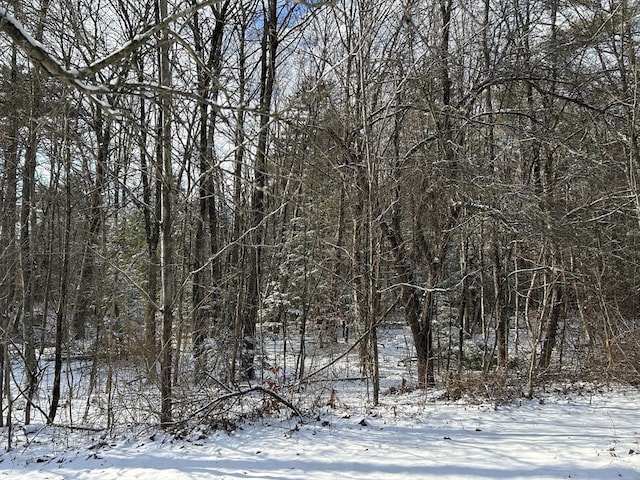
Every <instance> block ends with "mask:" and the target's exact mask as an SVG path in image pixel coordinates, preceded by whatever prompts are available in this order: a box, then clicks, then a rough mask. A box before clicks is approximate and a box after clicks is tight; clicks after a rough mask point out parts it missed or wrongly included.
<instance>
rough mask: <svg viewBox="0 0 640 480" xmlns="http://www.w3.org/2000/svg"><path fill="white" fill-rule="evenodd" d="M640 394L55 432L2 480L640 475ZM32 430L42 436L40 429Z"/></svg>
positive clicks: (405, 405) (396, 398)
mask: <svg viewBox="0 0 640 480" xmlns="http://www.w3.org/2000/svg"><path fill="white" fill-rule="evenodd" d="M639 398H640V391H639V390H638V389H632V388H626V389H615V390H612V391H608V392H602V393H584V394H578V393H575V392H574V393H571V394H569V395H561V394H555V395H549V396H548V397H546V398H545V399H544V402H543V401H542V400H540V399H537V400H536V399H534V400H526V401H525V400H522V401H520V402H518V403H516V404H514V405H509V406H495V405H488V404H485V405H470V404H466V403H463V402H446V401H431V400H427V399H426V398H425V396H424V394H423V393H420V392H412V393H403V394H398V395H387V396H384V397H383V398H382V402H381V405H380V406H379V407H378V408H376V409H373V410H368V411H367V410H366V409H364V406H362V407H355V408H349V409H347V408H346V406H342V407H341V408H339V409H335V410H334V409H331V408H329V407H324V409H323V411H322V412H321V413H320V414H319V415H318V416H314V417H312V418H307V419H303V421H300V420H298V419H296V418H291V419H286V418H285V419H280V420H277V421H276V420H273V421H268V420H264V419H263V420H262V421H259V422H254V423H247V424H243V425H241V426H239V427H237V428H236V429H235V430H233V431H232V432H230V433H227V432H225V431H214V432H208V433H207V432H203V431H201V430H199V429H195V430H194V431H191V432H187V433H186V434H185V435H182V437H183V438H177V437H176V436H175V435H169V434H167V433H162V432H160V431H154V430H149V431H146V432H144V433H142V432H138V434H136V435H133V434H131V435H129V436H126V435H125V436H122V438H118V439H115V440H111V439H104V440H102V439H100V438H99V437H98V434H96V433H93V432H77V431H69V430H64V429H61V428H50V427H46V428H43V429H40V430H37V429H33V428H32V429H31V432H32V433H29V434H23V437H24V440H25V441H27V439H29V441H30V442H31V443H30V445H29V446H28V447H26V446H25V444H24V443H23V444H21V445H18V446H17V448H16V449H15V450H13V451H11V452H8V453H4V454H2V455H1V456H0V461H1V463H0V478H11V479H12V480H22V479H24V480H26V479H30V480H31V479H34V478H35V479H52V480H54V479H83V480H93V479H96V480H97V479H101V480H127V479H139V480H145V479H148V480H158V479H160V478H163V479H164V478H167V479H175V480H183V479H184V480H186V479H214V478H215V479H221V478H224V479H232V478H238V479H239V478H250V479H287V480H293V479H309V478H313V479H335V478H340V479H345V480H346V479H369V480H374V479H424V478H438V479H489V478H492V479H493V478H508V479H520V478H529V479H531V478H548V479H558V478H572V479H587V478H589V479H607V478H621V479H635V480H637V479H639V478H640V454H638V452H640V411H639V409H638V407H639V402H638V400H639ZM34 430H36V431H35V432H34Z"/></svg>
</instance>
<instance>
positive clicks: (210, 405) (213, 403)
mask: <svg viewBox="0 0 640 480" xmlns="http://www.w3.org/2000/svg"><path fill="white" fill-rule="evenodd" d="M253 392H262V393H264V394H266V395H269V396H270V397H272V398H275V399H276V400H277V401H278V402H280V403H282V404H283V405H285V406H286V407H288V408H289V409H290V410H291V411H292V412H293V413H294V414H295V415H296V417H298V418H302V413H301V412H300V410H299V409H298V407H296V406H295V405H294V404H293V403H291V402H290V401H289V400H287V399H286V398H284V397H283V396H282V395H280V394H279V393H277V392H274V391H273V390H269V389H268V388H264V387H261V386H259V385H258V386H255V387H251V388H248V389H246V390H238V391H235V392H229V393H227V394H225V395H222V396H221V397H218V398H216V399H215V400H212V401H211V402H209V403H208V404H207V405H205V406H204V407H201V408H199V409H198V410H196V411H195V412H194V413H193V415H191V416H190V418H193V417H195V416H197V415H200V414H201V413H204V412H206V415H209V414H210V413H211V411H212V410H213V407H215V406H216V405H217V404H219V403H221V402H224V401H225V400H229V399H231V398H236V397H243V396H245V395H249V394H251V393H253Z"/></svg>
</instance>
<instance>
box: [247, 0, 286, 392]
mask: <svg viewBox="0 0 640 480" xmlns="http://www.w3.org/2000/svg"><path fill="white" fill-rule="evenodd" d="M277 27H278V12H277V1H276V0H269V1H268V4H267V12H265V21H264V33H263V38H262V60H261V62H262V71H261V80H260V113H259V116H260V131H259V133H258V144H257V149H256V156H255V166H254V184H253V192H252V196H251V212H252V215H251V227H252V229H253V235H252V241H253V246H252V247H251V248H250V251H249V279H248V282H247V313H246V316H245V320H244V322H243V329H242V330H243V331H242V354H241V375H242V378H244V379H248V380H250V379H253V378H255V367H254V365H253V363H254V358H255V349H256V322H257V318H258V309H259V303H260V294H259V291H260V263H261V260H262V246H261V244H262V240H263V233H262V228H261V224H262V221H263V219H264V217H265V210H264V209H265V187H266V178H267V171H268V169H267V139H268V135H269V122H270V119H271V100H272V96H273V87H274V81H275V71H276V54H277V48H278V36H277V33H278V32H277Z"/></svg>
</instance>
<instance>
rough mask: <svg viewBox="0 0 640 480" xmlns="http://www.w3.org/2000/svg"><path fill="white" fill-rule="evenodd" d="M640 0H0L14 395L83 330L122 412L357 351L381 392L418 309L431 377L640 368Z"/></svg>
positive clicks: (166, 411) (0, 129) (24, 397)
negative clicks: (128, 401)
mask: <svg viewBox="0 0 640 480" xmlns="http://www.w3.org/2000/svg"><path fill="white" fill-rule="evenodd" d="M638 8H639V7H638V5H637V4H635V3H634V2H630V1H629V0H619V1H611V2H608V1H604V2H592V1H589V0H581V1H569V2H559V1H557V0H551V1H545V2H542V1H539V0H482V1H476V2H471V1H465V0H438V1H437V2H424V1H420V0H398V1H394V2H382V1H376V0H352V1H335V2H324V1H318V2H314V1H311V0H310V1H306V2H302V1H297V2H296V1H277V0H241V1H237V2H232V1H229V0H208V1H202V2H197V1H195V0H193V1H186V0H185V1H181V0H176V1H173V2H169V1H168V0H157V1H129V0H101V1H99V2H92V1H85V0H80V1H76V2H68V1H62V2H49V1H48V0H12V1H5V2H3V3H2V4H0V45H1V46H0V84H1V85H2V88H1V90H0V182H1V183H0V192H1V202H0V210H1V218H2V221H1V222H0V265H1V267H0V367H1V368H0V387H1V388H0V391H2V392H3V394H2V397H1V398H2V404H0V408H1V411H2V415H0V418H1V419H2V420H0V422H2V424H11V422H15V421H20V422H23V423H24V424H28V423H30V422H31V421H32V419H33V417H34V413H35V412H36V411H38V412H40V413H42V414H43V415H44V416H45V417H46V420H47V422H49V423H53V422H55V421H56V417H57V415H58V414H59V409H60V408H61V407H62V406H63V404H64V403H65V402H66V403H67V404H68V403H69V402H71V401H72V400H74V399H75V400H77V399H79V398H80V396H79V395H76V394H75V393H74V385H75V383H74V382H79V379H78V378H76V377H73V375H71V373H70V371H71V369H70V365H71V362H72V361H73V359H77V358H81V357H82V358H89V359H90V364H91V369H90V371H89V372H87V373H86V377H88V380H87V381H86V383H87V385H88V387H87V388H88V393H87V397H86V398H84V397H82V398H83V401H85V402H86V410H85V411H86V412H87V413H86V414H85V417H86V416H87V415H88V413H89V412H90V411H91V409H92V408H93V407H92V406H91V398H92V396H97V395H104V394H105V393H106V407H105V410H106V417H105V418H106V419H107V420H106V422H107V424H111V423H113V422H116V421H119V420H118V418H119V417H122V415H121V413H119V412H117V411H115V410H114V409H113V402H112V400H113V396H114V395H116V394H117V395H123V396H127V395H128V393H123V392H122V391H121V390H119V389H120V388H123V387H116V385H118V384H119V383H118V382H122V381H124V379H126V382H127V383H126V384H127V385H128V386H127V388H128V389H130V390H131V393H132V394H134V393H135V395H137V397H136V398H137V400H136V402H138V403H136V405H141V407H140V408H141V409H146V411H150V412H152V414H153V415H154V418H156V420H157V421H159V422H160V423H161V424H162V425H164V426H171V425H174V424H175V423H176V422H179V421H181V420H183V419H184V418H186V417H188V415H189V409H190V408H192V409H193V410H196V411H197V410H198V408H199V407H198V406H197V405H196V404H195V403H194V404H193V405H190V404H189V402H190V401H192V400H193V395H195V393H194V392H197V394H198V395H200V394H202V392H203V391H204V388H205V386H209V387H211V386H213V387H215V388H219V389H220V392H222V394H226V395H229V396H230V397H233V396H234V395H233V394H232V392H233V391H242V390H243V389H246V390H251V391H257V390H256V389H258V390H259V389H262V388H268V387H269V388H270V387H274V386H275V385H277V387H278V388H279V389H282V390H278V391H277V395H279V396H281V398H282V399H283V400H284V398H286V393H285V390H286V389H287V388H290V389H291V390H292V391H294V390H295V391H300V389H304V388H305V385H308V383H306V382H307V381H308V380H309V378H310V377H309V376H310V375H313V374H314V372H316V371H318V370H319V369H320V370H321V369H322V368H324V366H326V362H330V361H331V359H333V358H335V357H338V356H340V355H342V354H346V353H348V352H351V351H357V353H358V354H357V358H358V367H357V368H358V372H359V373H358V375H359V376H361V377H362V378H366V379H367V380H368V381H369V382H370V386H371V401H372V403H374V404H375V403H377V402H378V395H379V393H380V365H379V362H380V358H379V352H378V348H379V346H380V341H379V338H378V332H379V331H380V329H382V328H385V327H386V326H389V325H398V324H402V325H405V326H407V327H408V332H409V338H410V342H411V347H412V351H413V353H412V355H411V356H410V358H408V359H407V362H406V367H407V379H406V380H407V381H408V382H409V384H410V385H411V386H412V387H414V386H415V387H417V388H422V389H429V388H433V387H434V386H437V387H442V388H445V389H446V390H447V391H448V392H449V393H448V394H450V395H455V394H456V393H455V392H458V391H459V390H460V389H465V388H473V385H474V384H475V383H476V382H481V383H482V382H484V383H486V384H491V385H493V386H494V387H495V388H503V389H505V391H506V390H509V391H511V390H513V391H517V392H519V393H520V394H522V395H525V396H531V395H533V393H534V391H535V390H536V389H537V388H542V387H544V385H546V384H548V383H549V382H553V381H555V380H557V379H562V378H579V379H584V380H590V379H595V378H598V379H604V380H607V381H616V382H630V383H634V384H637V383H638V380H639V379H640V371H639V368H640V323H639V320H638V315H637V309H638V303H639V295H638V289H639V288H640V272H639V266H640V263H639V261H640V187H639V186H638V175H639V173H638V171H639V168H640V150H639V146H638V142H639V140H638V135H639V133H638V125H637V122H638V120H637V118H636V116H637V113H638V106H637V101H638V98H640V97H638V86H639V85H640V84H639V83H638V57H637V52H636V50H637V47H636V45H637V43H638V42H637V41H638V40H639V39H638V36H637V34H636V30H637V21H638V14H639V10H638ZM267 334H274V335H276V336H277V339H278V345H279V347H278V348H279V349H280V350H279V351H278V352H277V353H273V352H268V351H266V349H265V343H264V338H265V335H267ZM318 357H321V358H322V359H323V361H324V360H326V362H325V364H323V363H322V362H320V363H318ZM312 364H313V368H312V367H311V365H312ZM47 371H53V372H54V381H53V387H52V389H51V390H49V389H48V387H47V388H45V386H44V384H43V383H42V378H43V376H44V375H45V374H46V372H47ZM65 375H66V378H65ZM247 385H248V387H247ZM258 385H262V386H261V387H258ZM61 386H62V390H61ZM136 389H139V390H136ZM97 390H100V392H98V391H97ZM74 395H76V396H74ZM65 398H66V399H65ZM127 398H128V397H127ZM209 402H211V399H208V400H207V402H205V403H207V404H208V403H209ZM16 404H21V405H23V406H24V407H23V408H22V410H21V415H22V418H20V419H18V418H17V417H16V411H15V410H14V405H16ZM129 408H131V409H134V406H133V405H130V407H129ZM135 408H137V407H135ZM76 420H78V421H80V419H76ZM84 420H86V418H85V419H84Z"/></svg>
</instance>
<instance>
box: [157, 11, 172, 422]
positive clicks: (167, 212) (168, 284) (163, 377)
mask: <svg viewBox="0 0 640 480" xmlns="http://www.w3.org/2000/svg"><path fill="white" fill-rule="evenodd" d="M157 7H158V13H159V18H160V19H164V18H166V17H167V0H158V5H157ZM169 48H170V44H169V32H168V29H167V28H164V29H163V30H162V33H161V38H160V45H159V57H160V71H159V74H160V85H162V86H163V87H165V88H166V89H169V88H170V86H171V64H170V59H169ZM160 128H161V132H160V137H159V138H158V142H159V143H160V152H161V158H160V161H159V164H158V166H157V169H158V175H159V178H160V182H161V195H160V197H161V198H160V210H161V212H160V276H161V283H162V342H161V352H162V354H161V361H160V396H161V407H160V424H161V425H162V426H163V427H165V428H167V427H169V426H171V425H172V423H173V398H172V375H171V370H172V365H173V363H172V362H173V296H174V292H173V290H174V277H173V274H174V272H173V270H174V265H173V238H172V236H171V229H172V221H173V216H172V207H173V195H174V193H173V188H174V186H173V182H174V180H173V165H172V156H171V150H172V148H171V97H170V96H169V94H168V92H167V91H164V92H163V93H161V94H160Z"/></svg>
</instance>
